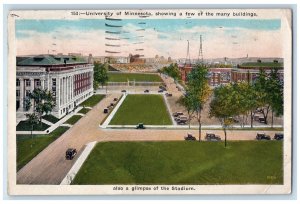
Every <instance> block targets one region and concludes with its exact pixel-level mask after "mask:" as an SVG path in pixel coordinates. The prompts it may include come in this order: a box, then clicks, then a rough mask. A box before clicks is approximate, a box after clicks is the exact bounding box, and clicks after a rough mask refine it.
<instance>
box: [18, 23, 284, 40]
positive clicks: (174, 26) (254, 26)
mask: <svg viewBox="0 0 300 204" xmlns="http://www.w3.org/2000/svg"><path fill="white" fill-rule="evenodd" d="M105 22H108V23H110V24H115V25H122V26H124V28H126V25H128V24H132V25H135V26H137V27H139V28H145V29H153V30H158V31H160V32H175V31H177V30H178V29H183V28H185V29H191V28H193V27H194V26H198V27H207V28H216V27H220V28H232V29H235V28H244V29H250V30H278V29H280V27H281V22H280V20H279V19H271V20H254V19H249V20H248V19H247V20H246V19H124V20H122V21H105V20H103V19H81V20H17V21H16V31H17V32H16V35H17V37H18V38H22V37H26V35H24V34H23V33H22V31H35V32H39V33H50V32H53V31H55V30H58V29H67V30H73V29H74V30H79V31H89V30H111V31H114V30H118V28H107V27H105ZM140 22H144V23H145V24H138V23H140Z"/></svg>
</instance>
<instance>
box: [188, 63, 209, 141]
mask: <svg viewBox="0 0 300 204" xmlns="http://www.w3.org/2000/svg"><path fill="white" fill-rule="evenodd" d="M187 90H188V91H189V92H190V93H191V94H190V96H191V100H192V101H193V102H192V104H193V108H194V111H195V113H196V118H197V121H198V125H199V128H198V130H199V141H201V129H202V120H201V116H202V110H203V107H204V104H205V102H206V101H207V100H208V98H209V96H210V94H211V90H210V87H209V84H208V70H207V68H206V67H205V66H204V65H202V64H198V65H197V66H196V67H195V68H193V69H192V71H191V72H190V73H189V74H188V81H187Z"/></svg>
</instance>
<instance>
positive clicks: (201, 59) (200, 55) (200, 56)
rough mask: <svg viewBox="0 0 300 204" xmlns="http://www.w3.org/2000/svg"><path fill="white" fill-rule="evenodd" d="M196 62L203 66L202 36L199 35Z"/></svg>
mask: <svg viewBox="0 0 300 204" xmlns="http://www.w3.org/2000/svg"><path fill="white" fill-rule="evenodd" d="M198 62H201V63H202V64H203V51H202V35H200V45H199V53H198Z"/></svg>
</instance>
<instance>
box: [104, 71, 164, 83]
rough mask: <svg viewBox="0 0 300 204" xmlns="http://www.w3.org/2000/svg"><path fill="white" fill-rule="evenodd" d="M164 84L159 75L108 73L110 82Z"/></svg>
mask: <svg viewBox="0 0 300 204" xmlns="http://www.w3.org/2000/svg"><path fill="white" fill-rule="evenodd" d="M128 80H129V81H137V82H145V81H146V82H162V79H161V78H160V76H159V75H157V74H136V73H108V81H109V82H127V81H128Z"/></svg>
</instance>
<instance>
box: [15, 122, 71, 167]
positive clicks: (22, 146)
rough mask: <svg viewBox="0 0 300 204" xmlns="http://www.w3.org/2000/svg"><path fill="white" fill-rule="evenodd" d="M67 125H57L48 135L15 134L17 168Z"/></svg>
mask: <svg viewBox="0 0 300 204" xmlns="http://www.w3.org/2000/svg"><path fill="white" fill-rule="evenodd" d="M68 129H69V127H58V128H56V129H55V130H54V131H53V132H51V133H50V134H48V135H33V136H32V137H31V135H17V170H19V169H21V168H22V167H23V166H25V165H26V164H27V163H28V162H29V161H30V160H32V159H33V158H34V157H35V156H36V155H38V154H39V153H40V152H41V151H42V150H44V149H45V148H46V147H47V146H48V145H49V144H51V143H52V142H53V141H54V140H56V139H57V138H59V137H60V136H61V135H62V134H64V133H65V132H66V131H67V130H68Z"/></svg>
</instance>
